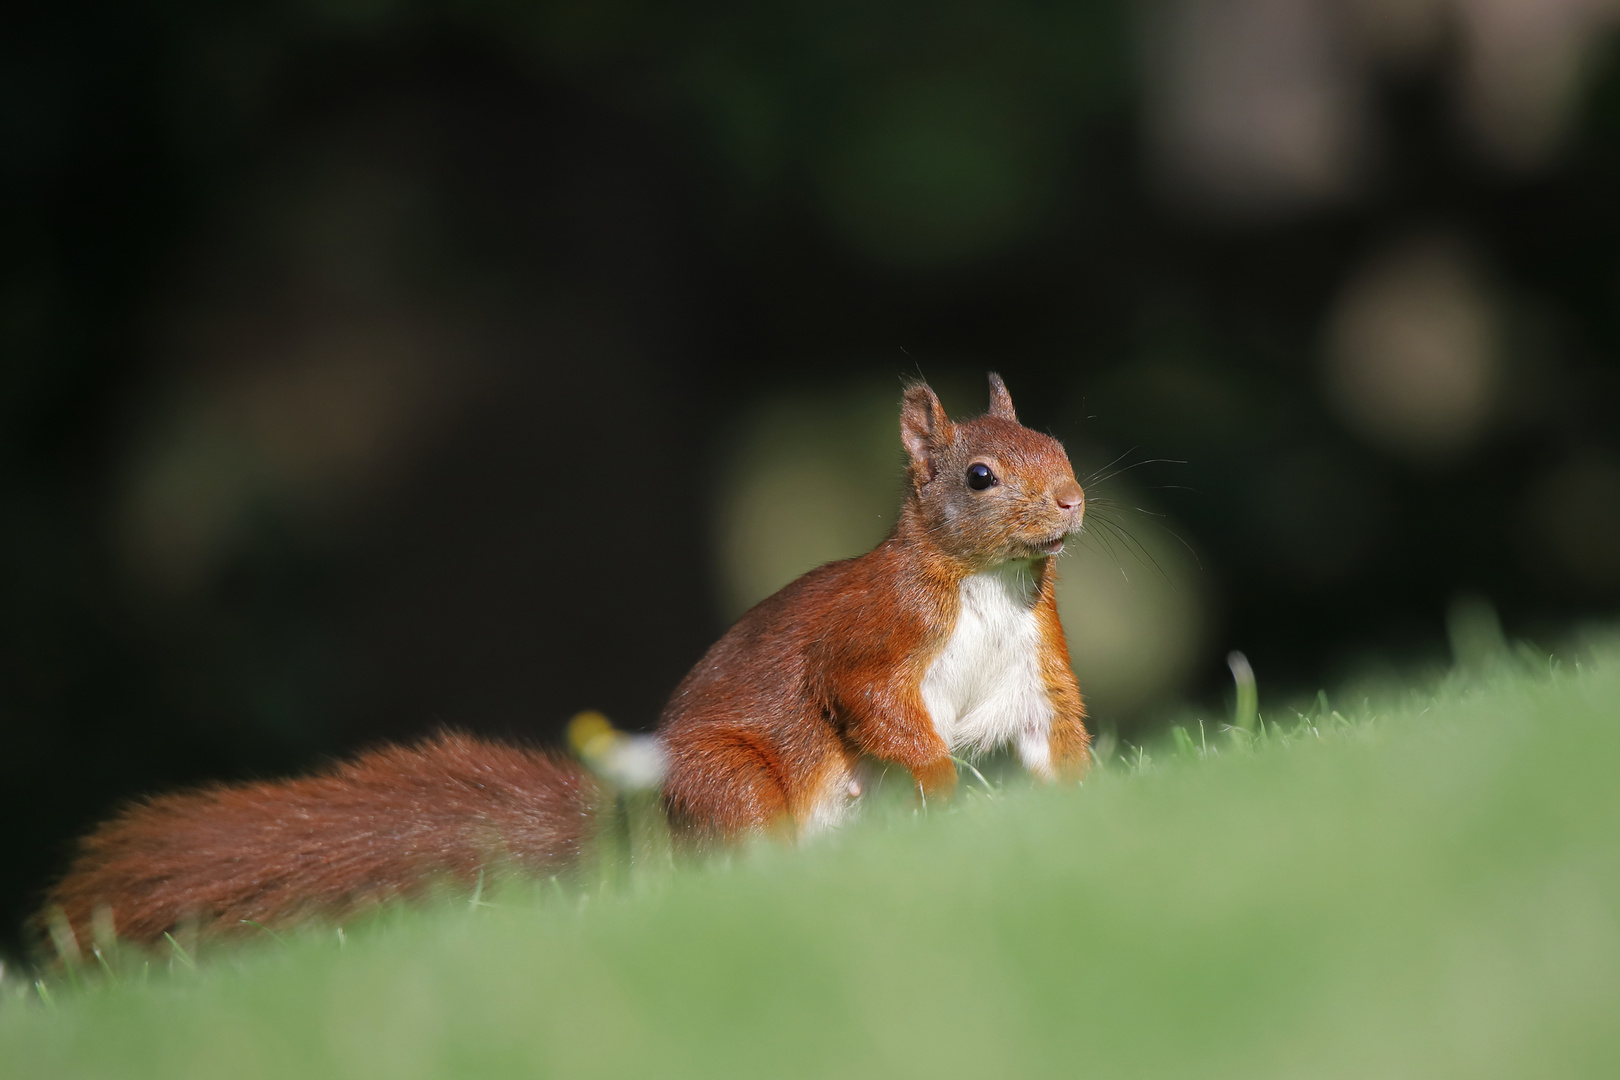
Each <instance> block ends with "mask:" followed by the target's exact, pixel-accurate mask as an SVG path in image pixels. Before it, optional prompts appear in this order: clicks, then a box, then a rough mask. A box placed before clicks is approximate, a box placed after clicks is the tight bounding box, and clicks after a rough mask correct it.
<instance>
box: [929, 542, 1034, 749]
mask: <svg viewBox="0 0 1620 1080" xmlns="http://www.w3.org/2000/svg"><path fill="white" fill-rule="evenodd" d="M961 588H962V592H961V610H960V612H959V613H958V615H957V617H956V627H955V628H954V629H953V630H952V631H951V636H950V639H949V640H948V641H946V643H945V648H944V649H943V650H941V652H940V654H939V655H938V656H937V657H935V658H934V662H933V663H932V664H931V665H929V668H928V673H927V674H926V675H925V676H924V677H923V684H922V697H923V704H924V705H926V706H927V707H928V715H929V717H930V718H931V719H932V720H933V722H934V730H936V731H938V732H939V735H940V738H942V739H944V740H945V744H946V745H947V746H949V747H950V748H951V750H952V751H953V752H955V751H957V750H964V751H967V752H969V753H973V752H979V751H985V750H990V749H993V748H995V747H997V746H1002V745H1005V744H1006V743H1009V742H1012V741H1014V740H1016V741H1017V743H1018V753H1019V757H1020V758H1022V759H1023V762H1024V765H1025V767H1026V768H1028V769H1030V770H1031V771H1033V772H1038V773H1045V772H1048V771H1049V770H1050V760H1051V758H1050V752H1049V749H1048V746H1049V743H1048V739H1049V734H1050V731H1051V726H1052V704H1051V701H1050V699H1049V698H1048V697H1047V693H1046V684H1045V682H1044V681H1043V680H1042V679H1041V671H1040V643H1041V640H1040V626H1039V624H1038V623H1037V621H1036V615H1035V602H1036V599H1037V593H1036V589H1035V582H1034V577H1033V575H1032V573H1031V570H1030V566H1029V564H1028V563H1024V562H1010V563H1005V564H1003V565H1002V566H999V567H997V568H996V569H994V570H989V571H986V572H985V573H982V574H975V575H973V576H972V577H970V578H967V579H965V580H964V581H963V582H962V586H961Z"/></svg>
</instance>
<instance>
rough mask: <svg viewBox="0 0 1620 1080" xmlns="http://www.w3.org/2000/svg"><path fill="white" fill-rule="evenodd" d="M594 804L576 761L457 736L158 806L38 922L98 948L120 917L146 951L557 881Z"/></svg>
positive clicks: (94, 848)
mask: <svg viewBox="0 0 1620 1080" xmlns="http://www.w3.org/2000/svg"><path fill="white" fill-rule="evenodd" d="M599 798H600V793H599V790H598V787H597V785H596V783H595V782H594V781H593V780H592V778H591V776H590V774H588V773H586V772H585V771H584V770H582V769H581V768H580V767H579V766H577V765H576V764H575V763H574V762H572V761H570V760H568V759H566V758H563V757H560V756H557V755H553V754H550V753H547V752H544V751H539V750H529V749H523V748H520V747H515V746H509V745H504V744H501V743H491V742H486V741H483V740H480V739H475V738H471V737H469V736H465V735H455V734H446V735H440V736H437V737H436V738H433V739H430V740H427V741H425V742H422V743H419V744H417V745H414V746H386V747H383V748H381V749H377V750H372V751H370V752H367V753H365V754H362V755H361V756H359V757H357V758H355V759H353V760H351V761H348V762H345V763H343V764H341V765H338V766H335V767H334V768H332V769H330V770H328V771H326V772H323V773H320V774H317V775H314V776H308V777H304V778H301V779H296V780H286V781H281V782H275V783H255V784H245V785H239V786H220V787H213V788H205V789H201V790H196V791H188V792H181V793H178V794H174V795H164V796H160V797H158V798H154V799H151V800H149V801H146V802H142V803H138V804H136V805H133V806H131V807H129V808H128V809H126V810H124V811H123V812H122V813H121V814H119V815H118V816H117V817H115V818H113V819H112V820H110V821H108V822H106V823H105V824H103V825H101V826H100V827H99V828H97V829H96V831H95V832H93V833H91V834H90V835H89V836H87V837H85V838H84V840H83V841H81V845H80V850H79V854H78V856H77V858H76V859H75V860H74V862H73V864H72V866H71V868H70V869H69V870H68V873H67V876H66V877H64V878H63V879H62V881H61V882H60V883H59V884H58V885H57V886H56V887H55V888H54V889H52V890H51V892H50V894H49V897H48V899H47V903H46V908H45V912H44V914H43V915H42V916H41V922H42V923H45V924H48V923H50V922H53V921H54V923H55V924H56V935H57V936H60V934H61V931H62V930H63V929H64V927H63V925H62V921H63V919H64V917H65V919H66V924H67V927H70V928H71V930H72V932H73V934H74V935H75V937H76V940H77V941H79V942H85V943H88V942H89V941H90V938H89V937H88V936H87V935H89V934H91V933H92V929H91V928H92V925H93V924H95V925H96V926H97V930H98V931H99V932H100V933H102V934H105V932H106V931H107V930H108V929H109V927H108V925H107V920H108V919H109V916H110V919H111V927H110V929H112V930H114V931H115V932H116V934H117V936H118V937H119V938H120V939H122V940H125V941H134V942H140V943H151V942H156V941H161V940H162V938H163V935H164V933H166V932H169V931H172V930H174V929H175V928H176V927H179V926H195V927H197V928H198V929H201V930H203V931H211V932H215V933H228V932H232V931H237V930H240V929H244V928H250V927H254V926H263V927H273V926H276V925H279V924H286V923H289V922H293V921H297V920H300V919H306V918H325V919H332V920H342V919H345V918H347V917H349V916H350V915H352V914H353V913H355V912H356V911H359V910H362V909H364V908H366V907H370V906H373V905H375V904H377V903H378V902H380V901H383V900H387V899H390V898H393V897H397V896H410V895H412V894H416V893H420V892H421V891H423V890H424V889H426V888H429V887H431V885H432V884H433V883H434V882H436V881H443V880H446V879H448V880H451V881H454V882H457V883H463V884H467V885H471V884H472V883H473V881H474V880H475V879H476V878H477V876H478V874H479V872H480V871H482V870H491V869H495V868H497V867H510V868H511V869H513V870H515V871H517V872H520V873H522V872H526V873H531V874H537V875H543V874H553V873H556V872H558V871H559V870H564V869H567V868H568V867H570V866H572V865H573V864H574V863H575V862H576V861H577V860H578V858H579V855H580V852H581V848H582V847H583V846H584V845H585V844H586V843H587V842H588V840H589V838H590V835H591V830H592V826H593V818H594V816H595V813H596V806H597V804H598V800H599ZM98 920H99V922H98ZM59 947H60V945H59Z"/></svg>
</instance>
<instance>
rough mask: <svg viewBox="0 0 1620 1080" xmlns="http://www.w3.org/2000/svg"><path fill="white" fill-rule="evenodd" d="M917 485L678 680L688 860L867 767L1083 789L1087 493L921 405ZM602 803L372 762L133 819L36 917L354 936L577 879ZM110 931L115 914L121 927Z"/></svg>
mask: <svg viewBox="0 0 1620 1080" xmlns="http://www.w3.org/2000/svg"><path fill="white" fill-rule="evenodd" d="M900 426H901V441H902V443H903V444H904V446H905V449H906V452H907V455H908V457H909V465H908V469H907V477H908V480H909V483H908V485H907V491H906V495H905V501H904V503H903V505H902V507H901V511H900V514H899V517H898V520H897V523H896V525H895V528H894V530H893V532H891V533H890V535H889V536H888V538H887V539H885V540H884V541H883V542H882V543H881V544H879V545H878V546H877V547H876V548H875V549H874V550H872V551H870V552H868V553H867V554H865V555H862V556H860V557H858V558H854V559H846V560H844V561H842V562H836V563H830V564H828V565H826V566H823V567H820V568H819V569H816V570H813V571H811V572H810V573H808V574H806V575H804V576H803V577H801V578H800V579H798V580H797V581H795V582H793V583H792V584H790V585H788V586H787V587H786V588H784V589H782V590H781V591H780V592H778V593H776V594H775V595H774V596H771V597H769V598H768V599H766V600H765V601H763V602H762V603H760V604H759V605H758V606H756V607H755V608H753V609H752V610H751V611H749V612H748V613H747V614H746V615H744V616H743V617H742V618H741V619H740V620H739V621H738V622H737V624H736V625H735V626H733V627H732V628H731V630H730V631H728V632H727V633H726V634H725V636H724V637H722V638H721V639H720V640H719V641H718V642H716V643H715V644H714V646H713V647H712V648H710V649H709V651H708V652H707V653H706V654H705V655H704V657H703V658H702V659H701V660H700V661H699V662H698V664H697V665H696V666H695V667H694V668H693V669H692V671H691V673H690V674H688V675H687V676H686V678H685V679H684V680H683V681H682V682H681V684H680V685H679V686H678V687H677V688H676V690H675V692H674V694H673V695H672V696H671V698H670V700H669V703H668V705H667V706H666V707H665V709H664V712H663V715H662V717H661V719H660V723H659V738H660V740H661V742H662V747H663V750H664V753H665V760H666V763H667V768H666V773H665V777H664V793H663V797H664V805H665V808H666V809H667V811H668V814H669V818H670V824H671V827H672V832H673V835H674V836H675V838H676V839H677V841H678V842H680V843H682V844H684V845H686V846H688V847H697V848H702V847H705V846H710V845H714V844H720V843H726V842H730V841H733V840H735V839H737V838H739V837H741V836H744V835H747V834H750V833H757V832H765V831H774V832H778V833H782V834H786V835H789V836H792V835H800V834H804V833H807V832H812V831H815V830H817V829H820V828H824V827H827V826H828V825H831V824H833V823H836V822H837V821H838V820H839V819H840V818H842V817H843V816H844V815H845V814H846V813H847V812H848V811H849V810H850V808H851V807H852V806H853V804H854V803H855V802H856V801H858V799H859V796H860V785H859V781H858V779H857V775H856V767H857V765H858V763H859V762H860V760H861V758H863V757H872V758H875V759H878V760H879V761H883V762H890V763H895V764H898V765H901V766H903V767H905V768H906V769H908V770H910V772H911V773H912V775H913V777H914V778H915V780H916V784H917V788H918V791H919V793H920V795H921V797H922V798H923V799H924V800H938V799H943V798H948V797H949V796H950V794H951V793H952V791H953V790H954V788H955V785H956V769H955V755H956V754H957V753H959V752H960V753H972V752H976V751H979V750H987V749H991V748H993V747H994V746H997V745H1003V744H1006V743H1012V744H1014V745H1015V746H1016V748H1017V750H1018V753H1019V756H1020V758H1021V759H1022V761H1023V762H1024V764H1025V766H1026V767H1027V768H1028V769H1029V770H1030V771H1031V772H1032V773H1034V774H1036V775H1037V776H1039V777H1042V778H1044V779H1056V778H1059V777H1074V776H1078V775H1080V774H1081V773H1082V772H1083V771H1084V769H1085V767H1086V765H1087V763H1088V761H1089V752H1088V746H1089V737H1088V735H1087V733H1086V729H1085V724H1084V716H1085V710H1084V707H1083V705H1082V703H1081V698H1080V689H1079V686H1078V684H1077V683H1076V681H1075V677H1074V674H1073V672H1072V671H1071V670H1070V667H1069V656H1068V650H1067V647H1066V646H1065V644H1064V639H1063V629H1062V626H1061V625H1060V624H1059V622H1058V614H1057V601H1056V593H1055V585H1056V568H1055V565H1054V561H1053V559H1054V557H1055V556H1056V555H1058V554H1060V553H1061V551H1062V549H1063V544H1064V539H1065V537H1067V536H1068V535H1070V534H1072V533H1075V532H1077V531H1079V529H1080V526H1081V523H1082V518H1083V515H1084V509H1085V496H1084V493H1083V492H1082V491H1081V488H1080V485H1079V484H1078V483H1077V482H1076V481H1075V478H1074V473H1073V470H1072V468H1071V467H1070V465H1069V460H1068V458H1067V456H1066V455H1065V454H1064V452H1063V448H1062V446H1061V445H1059V444H1058V442H1057V441H1056V440H1054V439H1052V438H1049V437H1048V436H1045V435H1042V434H1040V433H1038V432H1035V431H1031V430H1030V429H1028V428H1026V427H1023V426H1022V425H1020V424H1019V423H1018V419H1017V415H1016V413H1015V412H1014V410H1013V405H1012V399H1011V397H1010V396H1009V395H1008V393H1007V390H1006V387H1005V386H1004V385H1003V384H1002V382H1001V380H1000V378H998V377H997V376H995V375H991V376H990V411H989V412H988V413H987V414H986V415H984V416H981V417H978V418H975V419H972V420H968V421H965V422H962V423H952V422H951V421H950V420H949V419H948V418H947V417H946V415H945V411H944V409H943V407H942V406H941V405H940V403H939V399H938V398H937V397H936V396H935V395H934V393H933V391H932V390H930V389H929V388H928V387H927V386H926V385H925V384H922V383H917V384H914V385H912V386H910V387H908V388H907V390H906V392H905V397H904V400H903V403H902V409H901V425H900ZM602 798H603V793H602V791H601V790H600V789H599V787H598V785H597V784H596V782H595V781H594V780H593V779H592V778H591V776H590V775H589V774H588V773H586V772H585V771H583V770H582V769H581V768H580V767H579V766H578V765H576V764H574V763H573V762H571V761H569V760H566V759H564V758H561V757H558V756H555V755H552V754H549V753H545V752H540V751H533V750H525V749H520V748H517V747H512V746H506V745H502V744H498V743H492V742H488V741H484V740H479V739H474V738H470V737H467V736H459V735H444V736H440V737H438V738H437V739H433V740H429V741H427V742H423V743H420V744H417V745H414V746H408V747H401V746H388V747H383V748H381V749H377V750H373V751H371V752H369V753H366V754H363V755H361V756H360V757H358V758H356V759H354V760H352V761H350V762H348V763H346V764H341V765H338V766H336V767H334V768H331V769H329V770H327V771H326V772H323V773H319V774H316V775H313V776H308V777H304V778H301V779H294V780H287V781H280V782H266V783H255V784H245V785H236V786H220V787H212V788H204V789H200V790H196V791H190V792H182V793H179V794H172V795H164V796H160V797H158V798H155V799H151V800H149V801H146V802H141V803H137V804H135V805H133V806H131V807H129V808H127V809H126V810H125V811H123V812H122V813H121V814H119V815H118V816H116V817H114V818H113V819H111V820H110V821H108V822H106V823H104V824H103V825H101V826H100V827H99V828H98V829H96V830H95V831H94V832H92V833H91V834H90V835H89V836H87V837H86V838H85V839H84V840H83V841H82V842H81V845H80V849H79V853H78V856H77V858H76V859H75V860H74V861H73V863H72V865H71V866H70V868H69V870H68V873H67V874H66V876H65V877H64V878H63V879H62V880H61V881H60V882H59V883H58V884H57V885H56V886H55V887H54V888H53V889H52V890H51V892H50V893H49V895H48V897H47V908H46V913H45V914H44V915H42V916H41V923H42V924H44V923H49V922H51V921H52V920H58V925H59V920H60V919H61V918H63V917H65V919H66V920H67V924H68V927H69V928H70V929H71V931H72V933H73V934H75V935H78V936H79V937H80V939H81V940H82V939H83V935H84V934H85V933H86V932H88V931H89V929H90V928H91V927H92V925H94V924H96V918H97V912H98V911H105V913H106V915H110V917H111V920H112V925H113V928H114V929H115V930H116V932H117V934H118V935H119V936H120V937H122V938H125V939H127V940H133V941H136V942H153V941H159V940H161V939H162V936H163V934H164V933H165V932H167V931H169V930H171V929H173V928H174V927H176V926H179V925H181V924H182V923H185V922H188V921H192V922H195V923H196V924H197V925H199V927H201V928H205V929H208V930H212V931H215V932H228V931H231V930H234V929H236V928H238V927H242V926H244V925H247V926H251V925H258V926H274V925H277V924H282V923H286V922H289V921H295V920H297V919H300V918H304V917H314V916H319V917H325V918H331V919H342V918H345V917H347V916H348V915H349V914H350V913H352V912H354V911H357V910H359V909H362V908H364V907H367V906H370V905H373V904H375V903H377V902H379V901H382V900H385V899H388V898H391V897H395V896H409V895H412V894H415V893H419V892H421V891H422V890H423V889H425V888H427V887H428V886H429V885H430V884H431V883H432V882H434V881H440V880H448V881H451V882H459V883H464V884H469V885H470V884H471V882H472V881H473V880H474V878H475V877H476V875H477V874H478V873H479V872H480V870H482V869H484V868H488V867H495V866H510V867H512V868H514V869H517V870H519V871H522V872H527V873H531V874H550V873H556V872H558V871H560V870H565V869H567V868H568V867H570V866H571V865H573V864H574V863H575V862H576V861H577V860H578V858H579V855H580V853H581V849H582V847H583V845H584V844H585V843H587V841H588V838H589V836H590V835H591V832H592V830H593V819H594V817H595V814H596V808H597V806H598V805H599V804H600V802H601V799H602ZM105 917H106V916H103V919H105Z"/></svg>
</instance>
